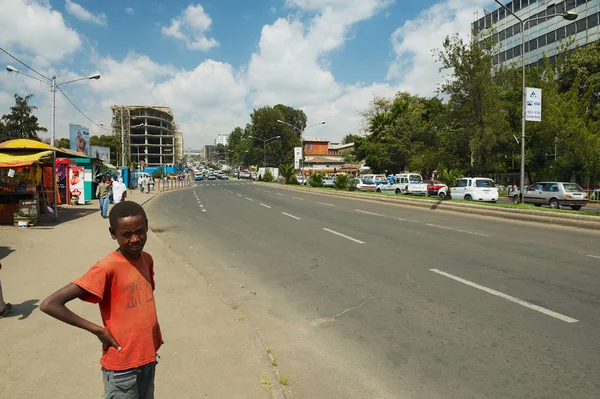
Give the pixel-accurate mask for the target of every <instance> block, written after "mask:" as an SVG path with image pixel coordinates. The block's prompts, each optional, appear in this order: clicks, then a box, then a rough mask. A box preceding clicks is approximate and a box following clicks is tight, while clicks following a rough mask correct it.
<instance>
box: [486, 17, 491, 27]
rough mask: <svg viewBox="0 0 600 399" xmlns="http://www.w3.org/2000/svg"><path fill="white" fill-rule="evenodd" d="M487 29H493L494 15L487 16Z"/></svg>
mask: <svg viewBox="0 0 600 399" xmlns="http://www.w3.org/2000/svg"><path fill="white" fill-rule="evenodd" d="M485 27H486V28H491V27H492V14H488V15H486V16H485Z"/></svg>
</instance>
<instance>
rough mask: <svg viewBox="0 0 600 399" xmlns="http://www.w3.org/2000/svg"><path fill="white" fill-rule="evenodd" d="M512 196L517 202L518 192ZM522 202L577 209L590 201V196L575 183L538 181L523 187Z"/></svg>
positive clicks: (554, 207) (555, 207)
mask: <svg viewBox="0 0 600 399" xmlns="http://www.w3.org/2000/svg"><path fill="white" fill-rule="evenodd" d="M512 198H513V201H514V202H515V203H516V202H518V201H519V196H518V193H516V194H513V197H512ZM523 202H524V203H526V204H533V205H535V206H542V205H550V208H553V209H560V207H561V206H570V207H571V209H573V210H575V211H578V210H580V209H581V208H582V207H584V206H585V205H587V204H588V203H589V202H590V196H589V195H588V194H587V193H586V192H585V191H584V190H583V188H581V186H579V184H577V183H566V182H540V183H535V184H532V185H531V186H529V187H527V188H526V189H525V195H524V198H523Z"/></svg>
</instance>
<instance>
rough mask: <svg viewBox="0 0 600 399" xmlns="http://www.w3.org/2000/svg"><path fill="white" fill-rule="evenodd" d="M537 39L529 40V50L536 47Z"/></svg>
mask: <svg viewBox="0 0 600 399" xmlns="http://www.w3.org/2000/svg"><path fill="white" fill-rule="evenodd" d="M537 47H538V46H537V39H533V40H530V41H529V51H533V50H535V49H537Z"/></svg>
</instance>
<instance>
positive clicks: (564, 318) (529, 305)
mask: <svg viewBox="0 0 600 399" xmlns="http://www.w3.org/2000/svg"><path fill="white" fill-rule="evenodd" d="M429 271H432V272H434V273H437V274H440V275H442V276H444V277H448V278H450V279H452V280H455V281H458V282H459V283H463V284H466V285H468V286H470V287H473V288H477V289H478V290H481V291H484V292H487V293H488V294H492V295H495V296H498V297H500V298H503V299H506V300H507V301H511V302H514V303H516V304H519V305H521V306H524V307H526V308H529V309H532V310H535V311H537V312H540V313H543V314H545V315H547V316H550V317H554V318H555V319H558V320H561V321H564V322H565V323H577V322H578V321H579V320H577V319H573V318H572V317H569V316H565V315H563V314H560V313H557V312H554V311H552V310H549V309H546V308H543V307H541V306H538V305H534V304H533V303H529V302H527V301H524V300H522V299H519V298H515V297H514V296H510V295H507V294H504V293H502V292H500V291H496V290H493V289H491V288H487V287H484V286H483V285H479V284H477V283H474V282H472V281H469V280H465V279H464V278H461V277H457V276H454V275H452V274H450V273H446V272H443V271H441V270H439V269H429Z"/></svg>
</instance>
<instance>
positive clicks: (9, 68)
mask: <svg viewBox="0 0 600 399" xmlns="http://www.w3.org/2000/svg"><path fill="white" fill-rule="evenodd" d="M6 70H7V71H8V72H14V73H18V74H21V75H25V76H28V77H30V78H32V79H35V80H37V81H39V82H42V83H44V84H47V85H49V86H50V89H51V91H52V125H51V129H50V144H51V145H52V146H53V147H54V144H55V143H54V141H55V140H56V137H55V132H56V89H60V86H63V85H66V84H69V83H73V82H78V81H80V80H87V79H100V74H99V73H96V74H94V75H90V76H88V77H85V78H78V79H73V80H68V81H66V82H60V83H56V75H52V78H49V77H47V76H44V75H41V74H40V76H42V77H43V78H44V79H46V80H42V79H39V78H37V77H35V76H32V75H29V74H27V73H25V72H21V71H19V70H18V69H17V68H15V67H13V66H10V65H7V66H6ZM53 158H54V162H56V151H54V157H53ZM52 177H53V181H54V184H53V190H52V191H53V195H52V198H53V199H54V200H53V205H54V219H58V194H57V193H56V165H53V166H52Z"/></svg>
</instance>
